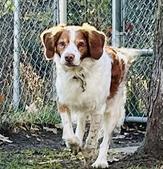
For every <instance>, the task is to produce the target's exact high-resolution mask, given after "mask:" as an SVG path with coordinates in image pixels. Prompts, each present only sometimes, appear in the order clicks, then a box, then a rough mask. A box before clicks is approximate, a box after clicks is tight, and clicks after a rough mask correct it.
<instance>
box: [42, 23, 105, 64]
mask: <svg viewBox="0 0 163 169" xmlns="http://www.w3.org/2000/svg"><path fill="white" fill-rule="evenodd" d="M41 39H42V43H43V45H44V53H45V56H46V58H47V59H53V58H54V57H55V56H56V55H58V57H59V62H60V64H62V65H65V66H68V67H74V66H79V65H80V63H81V62H82V60H83V59H84V58H87V57H90V58H92V59H99V58H100V57H101V56H102V53H103V47H104V43H105V35H104V34H103V33H102V32H99V31H97V30H96V29H95V28H94V27H92V26H90V25H88V24H84V25H83V26H81V27H80V26H61V25H59V26H57V27H53V28H50V29H48V30H46V31H44V32H43V33H42V34H41Z"/></svg>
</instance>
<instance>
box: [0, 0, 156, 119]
mask: <svg viewBox="0 0 163 169" xmlns="http://www.w3.org/2000/svg"><path fill="white" fill-rule="evenodd" d="M114 2H115V1H114V0H113V1H111V0H101V1H96V0H91V1H90V0H80V1H79V0H42V1H39V0H14V1H12V0H6V1H3V0H0V37H1V38H0V44H1V48H0V98H4V99H3V103H0V117H3V116H4V115H5V117H7V116H10V115H11V116H12V111H13V110H14V108H15V109H17V108H18V110H21V111H24V112H25V111H27V108H29V107H32V106H33V105H35V107H37V108H38V109H42V108H43V107H44V106H45V105H49V104H53V100H54V97H55V88H54V79H55V69H54V63H52V62H47V61H46V60H45V59H44V57H43V52H42V47H41V43H40V37H39V36H40V33H41V32H42V31H43V30H44V29H45V28H48V27H51V26H53V25H56V24H58V23H65V22H67V23H68V24H79V25H80V24H82V23H84V22H88V23H90V24H92V25H94V26H96V27H97V28H98V29H100V30H102V31H104V32H105V33H106V35H107V36H108V39H109V40H108V43H109V44H110V43H111V41H110V38H111V37H112V29H113V37H114V36H115V35H116V34H114V33H115V32H114V29H115V28H114V24H115V23H116V21H117V20H116V19H115V18H114V17H112V14H115V6H114V5H116V4H114V5H113V3H114ZM119 2H120V3H121V4H120V6H119V8H118V9H119V10H120V11H119V14H118V15H117V16H116V17H118V16H119V29H118V31H119V37H120V42H119V43H120V44H119V45H118V46H125V47H137V48H152V46H153V32H154V31H153V30H154V21H155V19H154V10H155V6H156V0H145V1H143V0H139V1H136V0H122V1H119ZM113 6H114V7H113ZM66 9H67V10H66ZM112 20H113V22H112ZM113 23H114V24H113ZM112 25H113V26H112ZM115 45H116V44H115ZM152 61H153V59H152V57H151V56H144V57H141V58H140V59H139V60H138V61H137V62H135V64H134V65H133V66H132V67H131V69H130V72H129V75H128V100H127V106H126V108H127V109H126V110H127V114H128V116H132V117H133V116H141V117H143V116H146V115H147V106H146V105H147V102H148V92H147V91H148V84H149V81H150V75H151V67H152ZM135 82H137V83H135ZM0 100H1V99H0ZM1 119H3V118H1Z"/></svg>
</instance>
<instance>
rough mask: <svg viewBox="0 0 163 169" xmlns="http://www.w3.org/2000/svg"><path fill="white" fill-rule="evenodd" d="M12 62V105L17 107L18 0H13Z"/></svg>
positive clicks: (18, 99) (18, 80)
mask: <svg viewBox="0 0 163 169" xmlns="http://www.w3.org/2000/svg"><path fill="white" fill-rule="evenodd" d="M14 6H15V10H14V62H13V106H14V109H17V108H18V107H19V102H20V74H19V68H20V58H19V51H20V49H19V44H20V43H19V40H20V32H19V30H20V20H19V18H20V17H19V12H20V9H19V0H14Z"/></svg>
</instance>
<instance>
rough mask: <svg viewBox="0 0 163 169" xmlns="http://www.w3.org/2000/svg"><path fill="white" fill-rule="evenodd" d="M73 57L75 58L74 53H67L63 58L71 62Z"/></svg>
mask: <svg viewBox="0 0 163 169" xmlns="http://www.w3.org/2000/svg"><path fill="white" fill-rule="evenodd" d="M74 58H75V55H73V54H69V55H67V56H65V60H66V62H68V63H72V62H73V60H74Z"/></svg>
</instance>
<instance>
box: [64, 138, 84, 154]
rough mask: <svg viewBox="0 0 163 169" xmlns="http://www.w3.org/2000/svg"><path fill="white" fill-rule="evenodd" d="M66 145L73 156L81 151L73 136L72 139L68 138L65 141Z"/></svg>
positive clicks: (77, 141)
mask: <svg viewBox="0 0 163 169" xmlns="http://www.w3.org/2000/svg"><path fill="white" fill-rule="evenodd" d="M66 145H67V147H68V148H70V149H71V151H72V152H73V153H75V154H77V153H78V152H79V151H80V150H81V146H80V145H81V143H80V141H79V139H78V138H77V137H76V136H74V137H72V138H68V139H67V140H66Z"/></svg>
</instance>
